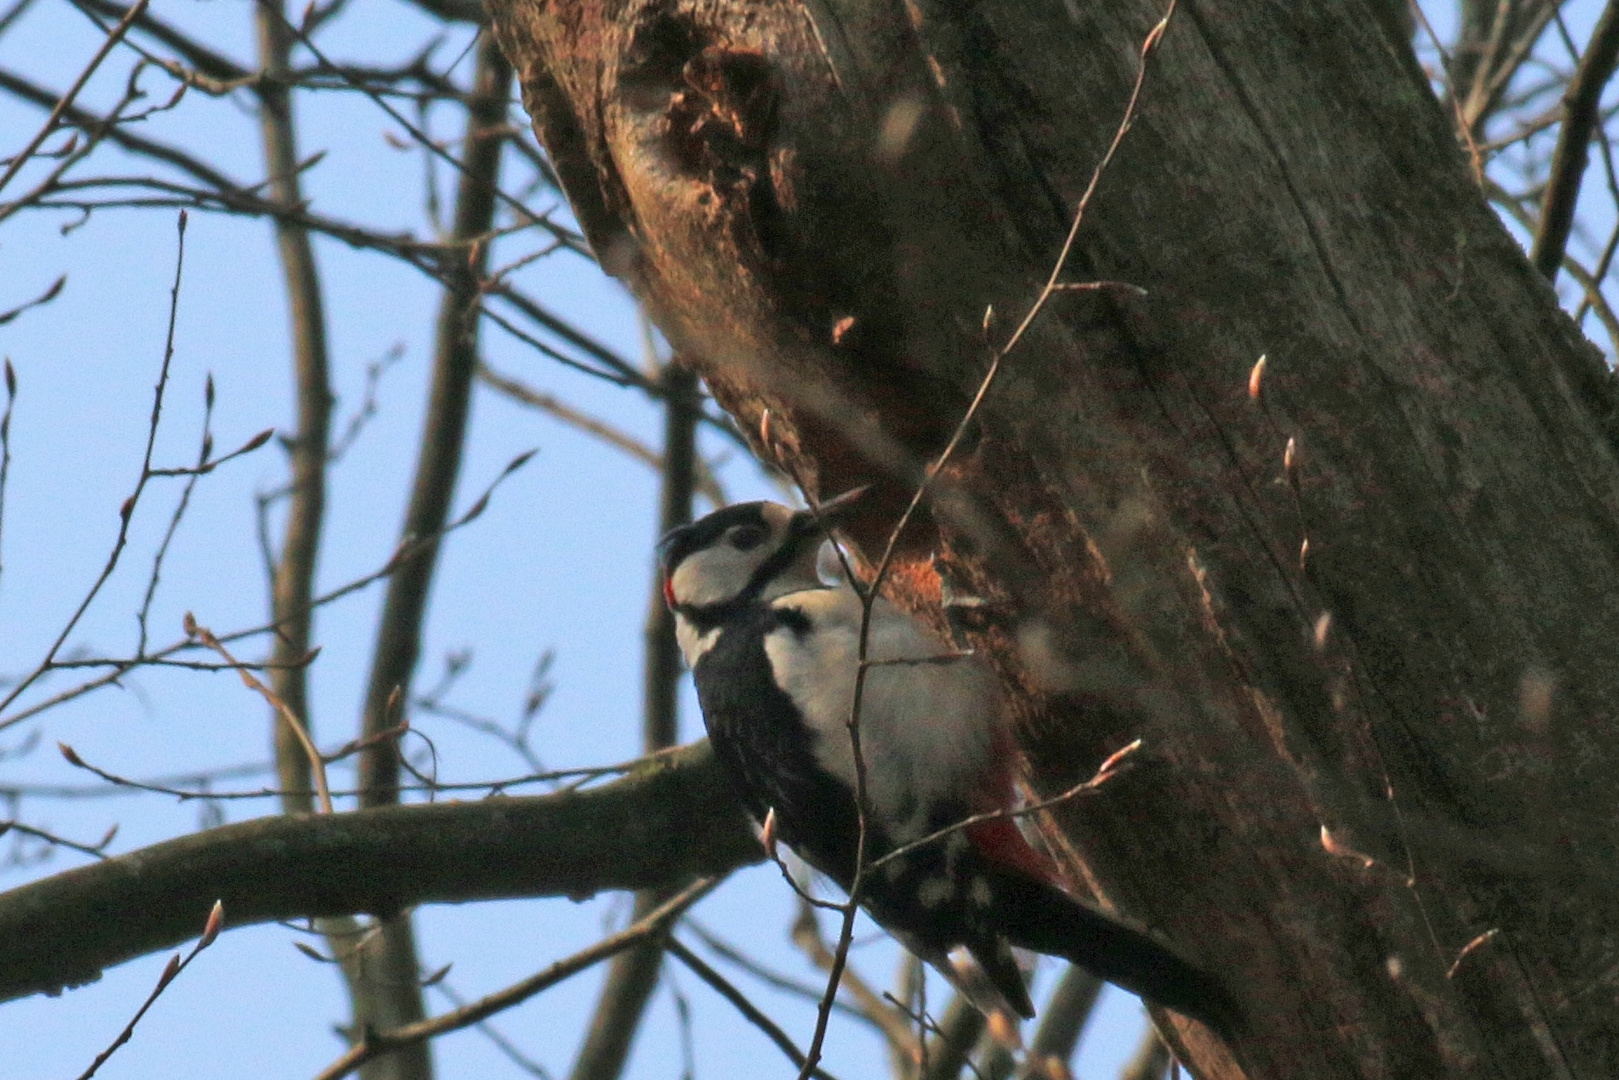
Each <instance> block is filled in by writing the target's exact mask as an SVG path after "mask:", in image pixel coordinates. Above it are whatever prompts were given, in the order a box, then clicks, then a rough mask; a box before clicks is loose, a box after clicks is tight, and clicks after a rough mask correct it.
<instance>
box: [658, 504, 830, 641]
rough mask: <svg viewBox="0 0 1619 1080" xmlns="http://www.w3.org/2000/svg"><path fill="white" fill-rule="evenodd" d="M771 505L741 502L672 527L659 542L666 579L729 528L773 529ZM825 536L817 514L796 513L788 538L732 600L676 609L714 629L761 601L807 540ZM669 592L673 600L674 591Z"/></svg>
mask: <svg viewBox="0 0 1619 1080" xmlns="http://www.w3.org/2000/svg"><path fill="white" fill-rule="evenodd" d="M768 505H770V504H768V503H764V502H749V503H737V504H736V505H734V506H727V507H724V508H723V509H720V510H716V511H714V512H713V513H712V514H709V515H708V516H707V517H705V518H701V519H700V520H698V521H694V522H692V523H691V524H690V525H682V526H681V527H680V528H678V529H671V530H670V531H669V533H668V534H667V535H666V536H664V538H663V540H662V541H660V542H659V544H658V550H659V552H660V553H661V556H662V563H663V580H664V581H665V582H666V583H667V582H668V581H669V579H670V577H671V576H672V575H673V574H674V572H675V570H676V569H678V568H679V566H680V564H681V563H682V562H683V561H685V559H686V558H687V557H688V556H690V555H692V554H693V553H694V552H698V551H702V550H704V549H706V548H709V547H712V546H713V545H714V544H715V543H717V542H718V541H719V538H720V537H721V536H723V535H725V532H726V531H727V530H728V529H732V528H734V527H736V526H738V525H758V526H759V527H760V528H763V529H765V530H767V531H768V530H770V522H769V521H768V520H767V519H766V518H765V514H764V508H765V507H766V506H768ZM821 537H822V532H821V528H820V525H819V523H817V522H816V520H815V519H814V518H813V517H811V516H810V515H808V514H805V513H802V512H800V513H797V514H794V515H793V518H792V524H791V531H790V532H789V534H788V536H787V538H786V539H785V540H783V541H782V543H781V545H780V546H779V547H777V548H776V550H775V551H773V552H771V553H770V557H769V558H767V559H766V560H765V561H764V562H762V563H760V564H759V566H758V567H757V568H756V569H755V570H754V571H753V575H752V576H751V577H750V578H748V583H747V585H746V586H744V587H743V589H742V591H741V592H739V593H737V594H736V595H735V596H733V597H731V598H730V599H729V600H723V601H720V602H719V603H716V604H705V605H703V606H702V607H698V606H696V605H694V604H679V605H677V606H676V608H675V610H676V611H678V612H679V613H680V614H681V615H684V616H685V617H686V618H687V619H689V620H690V621H691V623H692V625H694V626H696V627H697V628H698V630H699V631H707V630H709V629H712V628H713V627H715V626H718V625H719V624H720V623H722V622H724V621H725V620H726V619H728V618H730V617H731V616H732V615H733V614H734V613H736V612H737V611H739V610H740V609H742V608H744V607H746V606H747V605H749V604H751V603H753V602H754V601H755V600H757V599H758V598H759V594H760V593H761V592H763V591H764V588H765V586H766V585H768V584H769V583H770V582H771V581H772V580H773V579H774V578H775V577H776V576H777V575H779V574H780V573H781V572H782V571H784V570H786V569H787V568H788V567H789V566H791V565H792V563H793V560H794V559H796V558H798V556H799V553H800V552H801V551H802V550H803V546H804V542H805V541H806V540H810V539H814V540H817V541H818V540H819V539H821ZM665 588H667V585H666V586H665ZM665 595H666V596H669V597H670V599H671V600H672V599H673V596H672V594H670V593H666V594H665Z"/></svg>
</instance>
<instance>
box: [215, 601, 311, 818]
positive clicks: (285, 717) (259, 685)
mask: <svg viewBox="0 0 1619 1080" xmlns="http://www.w3.org/2000/svg"><path fill="white" fill-rule="evenodd" d="M185 629H186V634H187V635H188V636H191V637H195V638H196V639H197V640H199V641H201V642H202V643H203V644H204V645H206V646H207V647H208V648H210V649H212V650H214V651H215V652H216V653H218V654H219V655H220V656H223V657H224V658H225V662H226V663H228V664H230V665H231V666H232V667H233V668H234V669H235V671H236V674H238V675H239V676H241V679H242V682H243V683H245V684H246V685H247V687H248V689H250V690H253V691H255V692H257V693H258V694H259V696H261V697H262V698H264V700H265V701H267V702H269V703H270V707H271V708H273V709H274V710H275V711H276V713H277V714H278V715H279V716H280V717H281V719H282V721H284V722H285V723H286V725H287V727H288V728H290V729H291V730H292V733H293V734H294V735H295V736H297V739H298V743H299V745H300V746H302V747H303V751H304V753H305V754H306V755H307V756H308V758H309V768H310V771H311V772H312V774H313V775H314V779H315V796H316V798H317V799H318V800H319V802H320V812H321V813H323V814H330V813H331V812H332V789H331V787H330V786H329V785H328V784H327V783H326V762H325V760H324V759H323V758H322V757H321V754H320V749H319V748H318V747H316V746H315V741H314V740H313V739H311V738H310V737H309V732H308V730H307V729H305V727H304V722H303V720H302V719H301V718H300V717H299V716H298V714H297V713H295V712H293V711H292V710H291V709H290V708H288V707H287V703H286V702H285V701H282V700H281V696H280V695H279V694H277V693H276V692H275V691H274V690H271V689H270V688H269V687H268V686H266V685H264V683H263V682H261V681H259V679H258V678H256V677H255V676H254V675H253V673H252V672H251V671H248V670H247V669H246V668H245V667H243V666H242V665H241V664H240V663H239V662H238V661H237V659H236V657H234V656H232V655H231V653H230V650H229V649H227V648H226V647H225V646H224V644H223V643H222V642H221V641H220V640H219V639H218V638H217V637H215V636H214V632H213V631H212V630H210V629H208V628H207V627H206V626H199V625H198V624H197V620H196V619H195V618H193V617H192V615H191V612H189V611H188V612H186V618H185Z"/></svg>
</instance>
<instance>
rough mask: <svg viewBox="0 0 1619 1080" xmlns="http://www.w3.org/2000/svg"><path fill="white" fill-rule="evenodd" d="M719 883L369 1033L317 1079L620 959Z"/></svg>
mask: <svg viewBox="0 0 1619 1080" xmlns="http://www.w3.org/2000/svg"><path fill="white" fill-rule="evenodd" d="M718 883H719V882H718V881H717V880H716V879H714V878H704V879H703V880H701V881H698V882H696V883H695V884H693V885H690V886H687V887H686V888H685V889H684V890H682V891H681V892H679V893H678V894H676V895H675V896H673V897H671V898H670V899H669V901H668V902H667V903H665V904H663V905H662V906H660V907H659V908H658V909H657V910H656V911H653V912H652V913H651V914H649V915H647V917H646V918H644V919H642V920H640V921H639V922H637V923H634V924H633V925H631V926H628V927H626V928H625V929H623V930H620V931H619V932H618V933H616V934H613V935H611V936H609V937H605V938H603V939H602V940H600V941H598V942H596V944H594V945H592V946H590V947H589V948H587V949H582V950H580V951H579V952H577V953H574V954H573V955H572V956H570V957H568V958H567V959H565V960H558V961H557V962H556V963H554V964H552V965H550V966H549V967H547V968H545V969H544V970H543V971H539V972H536V973H535V974H533V975H530V976H529V977H528V978H526V979H523V980H521V981H520V982H516V983H513V984H512V985H511V986H508V987H506V988H505V989H504V990H498V991H496V992H495V993H493V994H489V995H488V996H486V997H482V998H479V999H478V1000H477V1001H474V1002H472V1003H471V1004H469V1005H464V1006H462V1007H461V1008H459V1009H453V1010H451V1011H450V1012H447V1013H441V1014H440V1015H438V1016H435V1017H432V1018H430V1019H427V1020H420V1021H417V1022H416V1023H414V1024H407V1025H405V1026H404V1027H399V1028H395V1029H394V1030H392V1031H371V1032H366V1033H364V1035H363V1036H362V1037H361V1040H360V1041H359V1042H358V1043H356V1044H355V1045H354V1046H353V1047H351V1048H350V1049H349V1050H348V1052H347V1053H345V1054H344V1055H343V1056H342V1057H340V1058H338V1059H337V1060H336V1061H334V1062H332V1063H331V1064H330V1065H328V1066H327V1067H326V1068H325V1069H324V1070H323V1071H322V1072H321V1073H320V1074H319V1075H318V1076H317V1077H316V1078H315V1080H341V1078H342V1077H345V1076H348V1075H349V1074H350V1073H352V1072H354V1071H355V1070H356V1069H358V1068H359V1067H360V1066H361V1065H363V1064H365V1063H366V1062H368V1061H370V1060H372V1059H373V1058H376V1057H378V1056H379V1055H381V1054H384V1053H386V1052H387V1051H389V1050H393V1049H396V1048H398V1047H401V1046H407V1045H414V1044H416V1043H420V1042H423V1041H425V1040H427V1039H432V1038H436V1037H437V1036H439V1035H443V1034H445V1033H447V1032H451V1031H459V1030H460V1029H461V1028H464V1027H470V1026H472V1025H473V1024H477V1023H479V1022H481V1021H483V1020H487V1019H488V1018H489V1017H491V1016H493V1015H495V1014H496V1013H498V1012H502V1011H504V1010H506V1009H509V1008H511V1007H512V1006H514V1005H520V1004H522V1003H523V1002H524V1001H527V1000H528V999H529V998H531V997H533V996H534V995H535V994H538V993H539V992H541V991H542V990H546V989H549V988H550V987H552V986H555V985H556V984H557V983H559V982H562V981H563V980H564V979H567V978H569V977H570V976H573V975H576V974H578V973H579V972H581V971H584V970H585V969H586V968H589V967H591V966H593V965H595V964H598V963H600V962H601V961H603V960H605V959H607V958H608V957H610V956H614V955H616V954H618V953H620V952H622V951H624V950H625V949H628V948H630V947H631V946H632V945H638V944H640V943H641V942H643V941H645V940H647V939H649V938H652V937H655V936H657V935H659V934H663V933H665V932H666V931H667V930H668V928H669V924H670V923H672V922H673V921H674V920H675V919H676V918H678V917H679V916H680V914H681V913H682V912H684V911H685V910H686V909H687V908H689V907H690V906H691V905H692V904H695V903H696V902H697V901H698V900H700V899H702V898H703V897H704V896H705V895H707V894H708V892H709V891H710V890H712V889H713V888H714V886H715V885H717V884H718Z"/></svg>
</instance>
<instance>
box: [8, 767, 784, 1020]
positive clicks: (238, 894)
mask: <svg viewBox="0 0 1619 1080" xmlns="http://www.w3.org/2000/svg"><path fill="white" fill-rule="evenodd" d="M762 858H763V853H762V852H761V851H760V849H759V845H758V842H757V841H756V840H755V839H754V837H753V833H752V831H751V830H750V829H749V828H748V825H747V819H746V817H745V816H744V815H743V812H742V810H741V809H740V807H739V806H738V805H737V804H736V801H735V796H734V795H733V794H732V792H731V789H730V787H729V786H728V785H727V783H726V781H725V778H724V777H723V776H722V775H721V773H720V771H719V768H718V766H717V764H716V763H715V762H714V759H713V755H712V753H711V752H710V750H709V748H708V744H707V743H706V742H700V743H694V744H692V745H689V746H686V747H682V748H680V749H677V750H671V751H669V752H667V753H664V754H659V755H657V756H655V757H652V758H648V759H646V761H644V762H643V763H642V764H641V766H640V767H638V768H637V769H636V771H635V772H633V773H631V774H630V775H628V776H626V777H624V778H623V779H621V780H616V781H614V782H612V783H610V784H603V785H602V786H600V787H596V788H590V789H587V790H584V791H565V792H560V793H557V794H553V795H541V796H530V797H512V798H490V799H484V800H482V801H479V802H452V803H438V804H433V805H427V806H421V805H418V806H387V807H377V808H374V809H369V810H359V811H354V812H351V813H340V814H330V815H325V814H323V815H309V816H298V817H281V816H276V817H265V818H257V819H254V820H252V821H245V822H241V823H238V824H233V825H225V826H221V827H220V828H217V829H209V830H206V831H204V832H199V833H193V834H191V835H188V836H182V837H179V838H177V839H174V840H169V841H166V842H164V843H161V844H155V845H153V846H151V847H147V848H142V849H141V850H139V851H135V852H131V853H130V854H128V855H121V856H119V857H117V858H113V859H108V860H106V861H104V862H98V863H95V864H94V865H90V866H84V867H79V868H77V869H74V870H69V871H66V872H64V873H61V874H56V875H53V876H51V877H48V878H44V879H42V880H40V881H35V882H31V883H29V884H27V885H23V886H20V887H18V888H16V889H12V890H11V891H9V892H5V893H0V941H3V942H5V943H6V945H5V948H4V950H3V951H0V1000H9V999H12V998H16V997H22V996H25V995H28V994H37V993H55V992H57V991H59V990H61V989H63V988H65V987H72V986H79V985H82V984H84V983H87V982H91V981H93V980H95V979H97V978H98V977H99V976H100V973H101V972H102V970H103V969H105V968H107V967H111V966H112V965H114V964H119V963H122V962H123V961H125V960H130V959H133V958H134V957H137V956H141V955H144V954H146V953H149V952H153V951H156V950H159V949H165V948H170V947H173V946H174V945H176V944H178V943H179V942H182V941H185V940H187V939H188V938H190V937H191V936H193V935H194V934H195V933H196V924H197V920H198V919H199V918H201V917H202V916H203V915H204V914H206V913H207V911H208V909H209V907H210V906H211V905H212V904H213V902H214V901H215V900H216V899H217V900H222V901H223V902H224V904H225V908H226V910H227V911H229V912H230V925H231V926H232V927H239V926H248V925H252V924H254V923H262V922H271V921H276V920H287V919H300V918H305V917H320V916H335V915H352V914H357V913H373V914H384V915H385V914H389V913H392V912H398V911H402V910H405V909H407V908H410V907H412V906H415V905H418V904H429V903H466V902H469V901H475V900H496V899H511V898H518V897H536V896H569V897H574V898H582V897H586V896H590V895H592V894H594V893H596V892H599V891H601V890H603V889H640V888H648V887H651V886H654V885H660V884H665V883H668V882H674V881H686V880H690V879H692V878H694V877H699V876H708V875H714V874H723V873H726V872H728V871H730V870H733V869H735V868H737V867H739V866H743V865H746V864H749V863H753V862H758V861H760V860H761V859H762ZM413 981H414V979H413Z"/></svg>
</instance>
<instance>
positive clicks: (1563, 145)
mask: <svg viewBox="0 0 1619 1080" xmlns="http://www.w3.org/2000/svg"><path fill="white" fill-rule="evenodd" d="M1615 66H1619V0H1609V3H1608V4H1607V6H1606V7H1604V8H1603V9H1602V17H1601V18H1600V19H1598V20H1597V24H1596V29H1595V30H1593V31H1592V32H1591V41H1590V44H1588V45H1587V46H1586V49H1585V55H1584V56H1582V57H1581V58H1580V65H1579V68H1578V69H1577V70H1576V71H1575V72H1574V78H1573V79H1572V80H1571V81H1570V82H1569V84H1568V89H1567V90H1565V91H1564V93H1563V129H1562V131H1561V132H1559V133H1558V136H1557V149H1556V150H1555V151H1554V152H1553V154H1552V167H1551V175H1550V177H1549V178H1548V179H1547V182H1546V195H1545V198H1544V200H1543V201H1542V203H1541V211H1540V226H1539V228H1537V229H1536V230H1535V243H1534V247H1533V248H1532V249H1531V250H1530V254H1529V258H1530V261H1532V262H1533V263H1534V264H1535V269H1537V270H1539V271H1540V272H1541V273H1542V274H1544V275H1545V276H1546V279H1547V280H1548V281H1555V280H1556V278H1557V268H1558V266H1559V265H1560V264H1561V263H1562V261H1563V251H1564V249H1565V248H1567V247H1568V234H1569V230H1570V229H1572V228H1573V227H1574V211H1575V207H1576V206H1577V204H1578V203H1579V199H1580V184H1581V182H1582V181H1583V180H1584V179H1585V165H1586V162H1587V161H1588V160H1589V159H1590V149H1591V134H1592V132H1593V131H1594V130H1595V129H1596V126H1597V123H1598V121H1599V120H1600V118H1601V105H1602V91H1603V90H1605V89H1606V88H1607V86H1608V81H1609V80H1610V79H1612V78H1613V72H1614V68H1615ZM1616 347H1619V343H1616Z"/></svg>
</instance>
